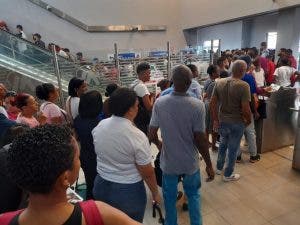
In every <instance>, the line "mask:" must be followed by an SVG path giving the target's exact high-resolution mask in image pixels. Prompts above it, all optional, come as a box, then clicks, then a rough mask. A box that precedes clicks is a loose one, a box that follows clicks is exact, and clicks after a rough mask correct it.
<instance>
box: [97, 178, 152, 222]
mask: <svg viewBox="0 0 300 225" xmlns="http://www.w3.org/2000/svg"><path fill="white" fill-rule="evenodd" d="M93 194H94V198H95V200H100V201H103V202H105V203H107V204H109V205H111V206H113V207H115V208H117V209H119V210H121V211H123V212H124V213H125V214H127V215H128V216H129V217H131V218H132V219H134V220H136V221H138V222H140V223H142V222H143V218H144V214H145V209H146V203H147V196H146V189H145V185H144V182H143V181H139V182H137V183H133V184H120V183H115V182H111V181H107V180H104V179H103V178H102V177H100V176H99V174H98V175H97V176H96V179H95V184H94V192H93Z"/></svg>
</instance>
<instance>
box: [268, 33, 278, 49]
mask: <svg viewBox="0 0 300 225" xmlns="http://www.w3.org/2000/svg"><path fill="white" fill-rule="evenodd" d="M276 43H277V32H268V33H267V45H268V46H267V47H268V49H276Z"/></svg>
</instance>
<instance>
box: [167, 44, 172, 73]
mask: <svg viewBox="0 0 300 225" xmlns="http://www.w3.org/2000/svg"><path fill="white" fill-rule="evenodd" d="M167 52H168V64H167V73H168V79H171V51H170V42H169V41H168V42H167Z"/></svg>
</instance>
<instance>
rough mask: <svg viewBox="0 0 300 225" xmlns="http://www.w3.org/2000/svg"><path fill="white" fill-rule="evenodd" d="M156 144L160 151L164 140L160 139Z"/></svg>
mask: <svg viewBox="0 0 300 225" xmlns="http://www.w3.org/2000/svg"><path fill="white" fill-rule="evenodd" d="M155 145H156V147H157V149H158V151H161V149H162V141H160V140H158V142H156V143H155Z"/></svg>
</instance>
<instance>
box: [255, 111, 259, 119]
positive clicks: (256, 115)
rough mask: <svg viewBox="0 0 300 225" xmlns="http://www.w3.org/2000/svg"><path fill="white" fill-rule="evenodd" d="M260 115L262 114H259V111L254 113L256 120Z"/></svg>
mask: <svg viewBox="0 0 300 225" xmlns="http://www.w3.org/2000/svg"><path fill="white" fill-rule="evenodd" d="M259 117H260V115H259V113H258V112H257V111H256V112H255V113H254V119H255V120H258V119H259Z"/></svg>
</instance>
